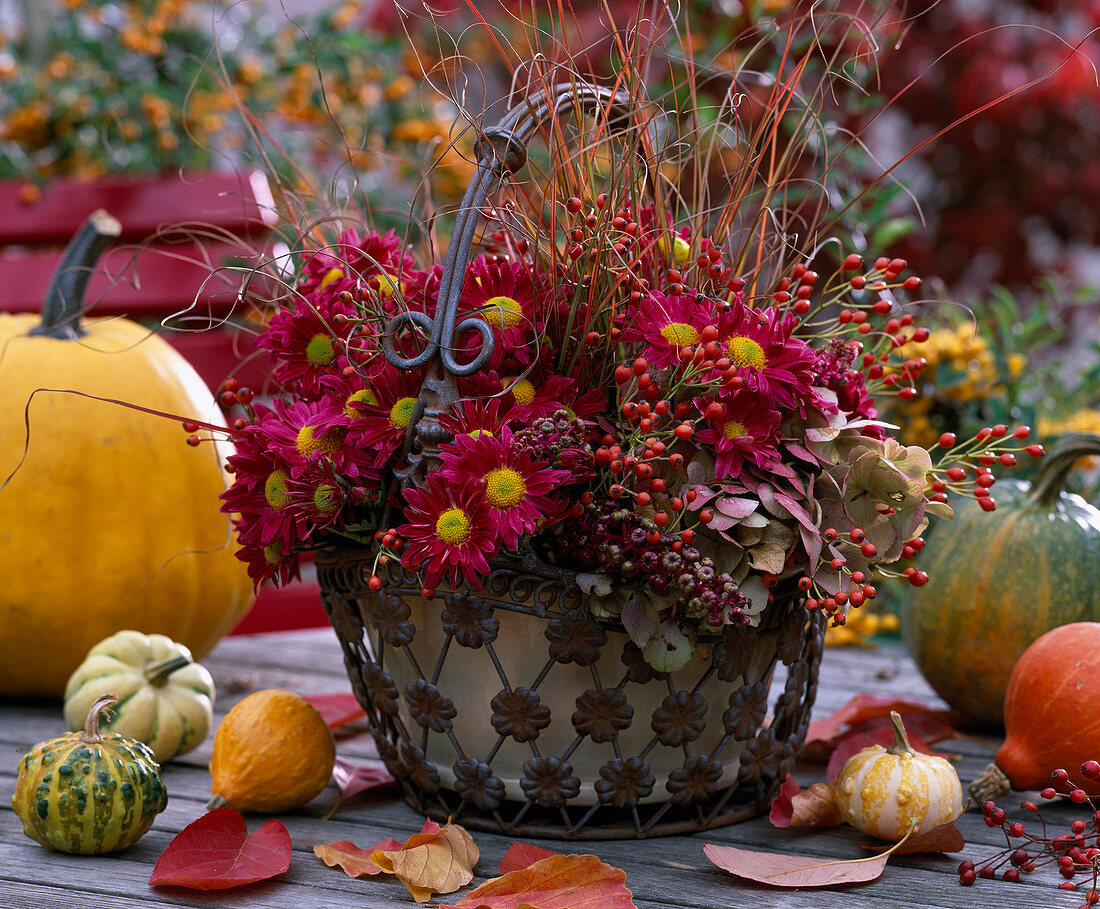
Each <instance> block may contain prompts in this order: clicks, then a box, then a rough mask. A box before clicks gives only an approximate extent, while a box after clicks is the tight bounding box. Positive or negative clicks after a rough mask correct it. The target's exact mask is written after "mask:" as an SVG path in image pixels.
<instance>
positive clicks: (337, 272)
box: [321, 268, 344, 290]
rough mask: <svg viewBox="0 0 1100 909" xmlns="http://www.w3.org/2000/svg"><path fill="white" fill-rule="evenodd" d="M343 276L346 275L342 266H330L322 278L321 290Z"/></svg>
mask: <svg viewBox="0 0 1100 909" xmlns="http://www.w3.org/2000/svg"><path fill="white" fill-rule="evenodd" d="M342 277H344V270H343V269H342V268H330V269H329V270H328V271H326V272H325V276H324V277H323V278H322V279H321V290H324V289H325V288H326V287H328V286H329V285H330V284H331V283H332V282H333V281H339V280H340V279H341V278H342Z"/></svg>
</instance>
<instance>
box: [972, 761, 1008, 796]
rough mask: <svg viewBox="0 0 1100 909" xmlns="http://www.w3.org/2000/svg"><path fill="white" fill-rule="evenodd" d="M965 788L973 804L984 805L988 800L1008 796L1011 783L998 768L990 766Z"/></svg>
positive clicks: (993, 765)
mask: <svg viewBox="0 0 1100 909" xmlns="http://www.w3.org/2000/svg"><path fill="white" fill-rule="evenodd" d="M966 788H967V791H968V792H969V793H970V795H971V797H972V798H973V799H974V801H975V802H977V803H978V804H979V805H984V804H985V803H986V802H988V801H989V800H990V799H993V800H994V801H996V800H997V799H999V798H1004V797H1005V796H1006V795H1008V793H1009V792H1010V791H1011V790H1012V782H1011V781H1010V780H1009V778H1008V775H1007V774H1006V773H1005V772H1004V771H1003V770H1002V769H1001V768H1000V767H998V766H997V765H996V764H990V765H989V766H988V767H986V768H985V770H983V771H982V772H981V773H979V774H978V775H977V776H976V777H975V778H974V782H972V783H971V784H970V785H969V786H967V787H966Z"/></svg>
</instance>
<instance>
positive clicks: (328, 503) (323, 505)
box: [313, 483, 344, 514]
mask: <svg viewBox="0 0 1100 909" xmlns="http://www.w3.org/2000/svg"><path fill="white" fill-rule="evenodd" d="M343 500H344V497H343V495H341V493H340V489H339V487H337V486H334V485H333V484H332V483H322V484H321V485H320V486H318V487H317V488H316V489H315V490H314V491H313V504H314V505H315V506H316V508H317V510H318V511H319V512H321V513H322V514H325V513H328V512H332V511H336V509H337V508H339V507H340V505H341V503H342V502H343Z"/></svg>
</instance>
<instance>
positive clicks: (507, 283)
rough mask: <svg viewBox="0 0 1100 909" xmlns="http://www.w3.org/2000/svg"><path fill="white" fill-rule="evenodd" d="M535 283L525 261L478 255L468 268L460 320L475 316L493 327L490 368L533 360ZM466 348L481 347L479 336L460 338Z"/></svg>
mask: <svg viewBox="0 0 1100 909" xmlns="http://www.w3.org/2000/svg"><path fill="white" fill-rule="evenodd" d="M534 295H535V285H534V280H533V279H532V276H531V270H530V269H529V268H528V267H527V266H526V265H524V264H523V263H521V262H512V261H509V260H507V259H500V258H492V259H490V258H487V257H486V256H478V257H477V258H476V259H474V261H473V262H471V263H470V265H469V266H468V267H467V269H466V278H465V281H464V282H463V285H462V296H461V297H460V298H459V303H458V308H459V319H463V318H465V317H468V316H471V315H472V316H474V317H475V318H478V319H481V320H482V321H483V322H486V323H488V325H489V326H490V327H491V328H492V329H493V339H494V343H493V355H492V357H491V358H490V360H489V364H488V368H489V369H496V370H500V369H523V368H524V367H526V366H527V365H528V364H529V363H530V362H531V354H532V350H531V335H532V331H533V329H534V327H535V326H534ZM459 343H460V344H461V345H462V346H463V348H464V349H469V350H470V351H471V352H473V351H476V350H477V345H478V344H479V343H480V339H479V338H478V337H477V336H476V335H471V336H470V337H467V338H463V339H460V342H459Z"/></svg>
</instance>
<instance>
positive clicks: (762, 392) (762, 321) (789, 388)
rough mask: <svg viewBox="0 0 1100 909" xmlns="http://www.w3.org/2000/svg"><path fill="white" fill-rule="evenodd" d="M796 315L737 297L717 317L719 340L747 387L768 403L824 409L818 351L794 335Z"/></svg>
mask: <svg viewBox="0 0 1100 909" xmlns="http://www.w3.org/2000/svg"><path fill="white" fill-rule="evenodd" d="M797 324H798V317H797V316H795V315H794V314H792V313H781V312H780V311H779V310H777V309H769V310H767V311H765V312H763V313H761V312H758V311H757V310H755V309H752V308H751V307H748V306H745V305H744V304H742V303H734V304H733V305H732V306H731V307H730V308H729V311H728V312H726V313H723V314H722V315H721V316H720V318H719V320H718V341H719V343H720V344H721V345H722V346H723V349H724V352H725V355H726V356H727V357H729V359H730V362H731V363H732V365H733V366H734V367H735V368H736V369H737V374H738V375H739V376H741V378H742V379H744V382H745V387H746V388H748V389H749V390H750V391H752V392H754V393H756V395H757V396H758V398H759V399H760V400H761V402H762V404H763V405H764V406H765V407H766V408H769V409H770V408H772V407H778V408H783V409H788V410H794V409H797V410H798V411H799V412H800V413H802V414H803V415H804V414H805V409H806V405H807V404H808V405H810V406H812V407H817V408H819V409H820V405H821V404H822V403H823V402H820V401H819V399H818V396H817V395H816V394H814V392H813V390H812V385H813V381H814V365H815V362H816V354H815V353H814V351H813V349H812V348H811V347H810V346H809V345H808V344H806V342H805V341H803V340H801V339H800V338H795V337H792V336H791V333H792V332H793V331H794V329H795V326H796V325H797Z"/></svg>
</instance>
